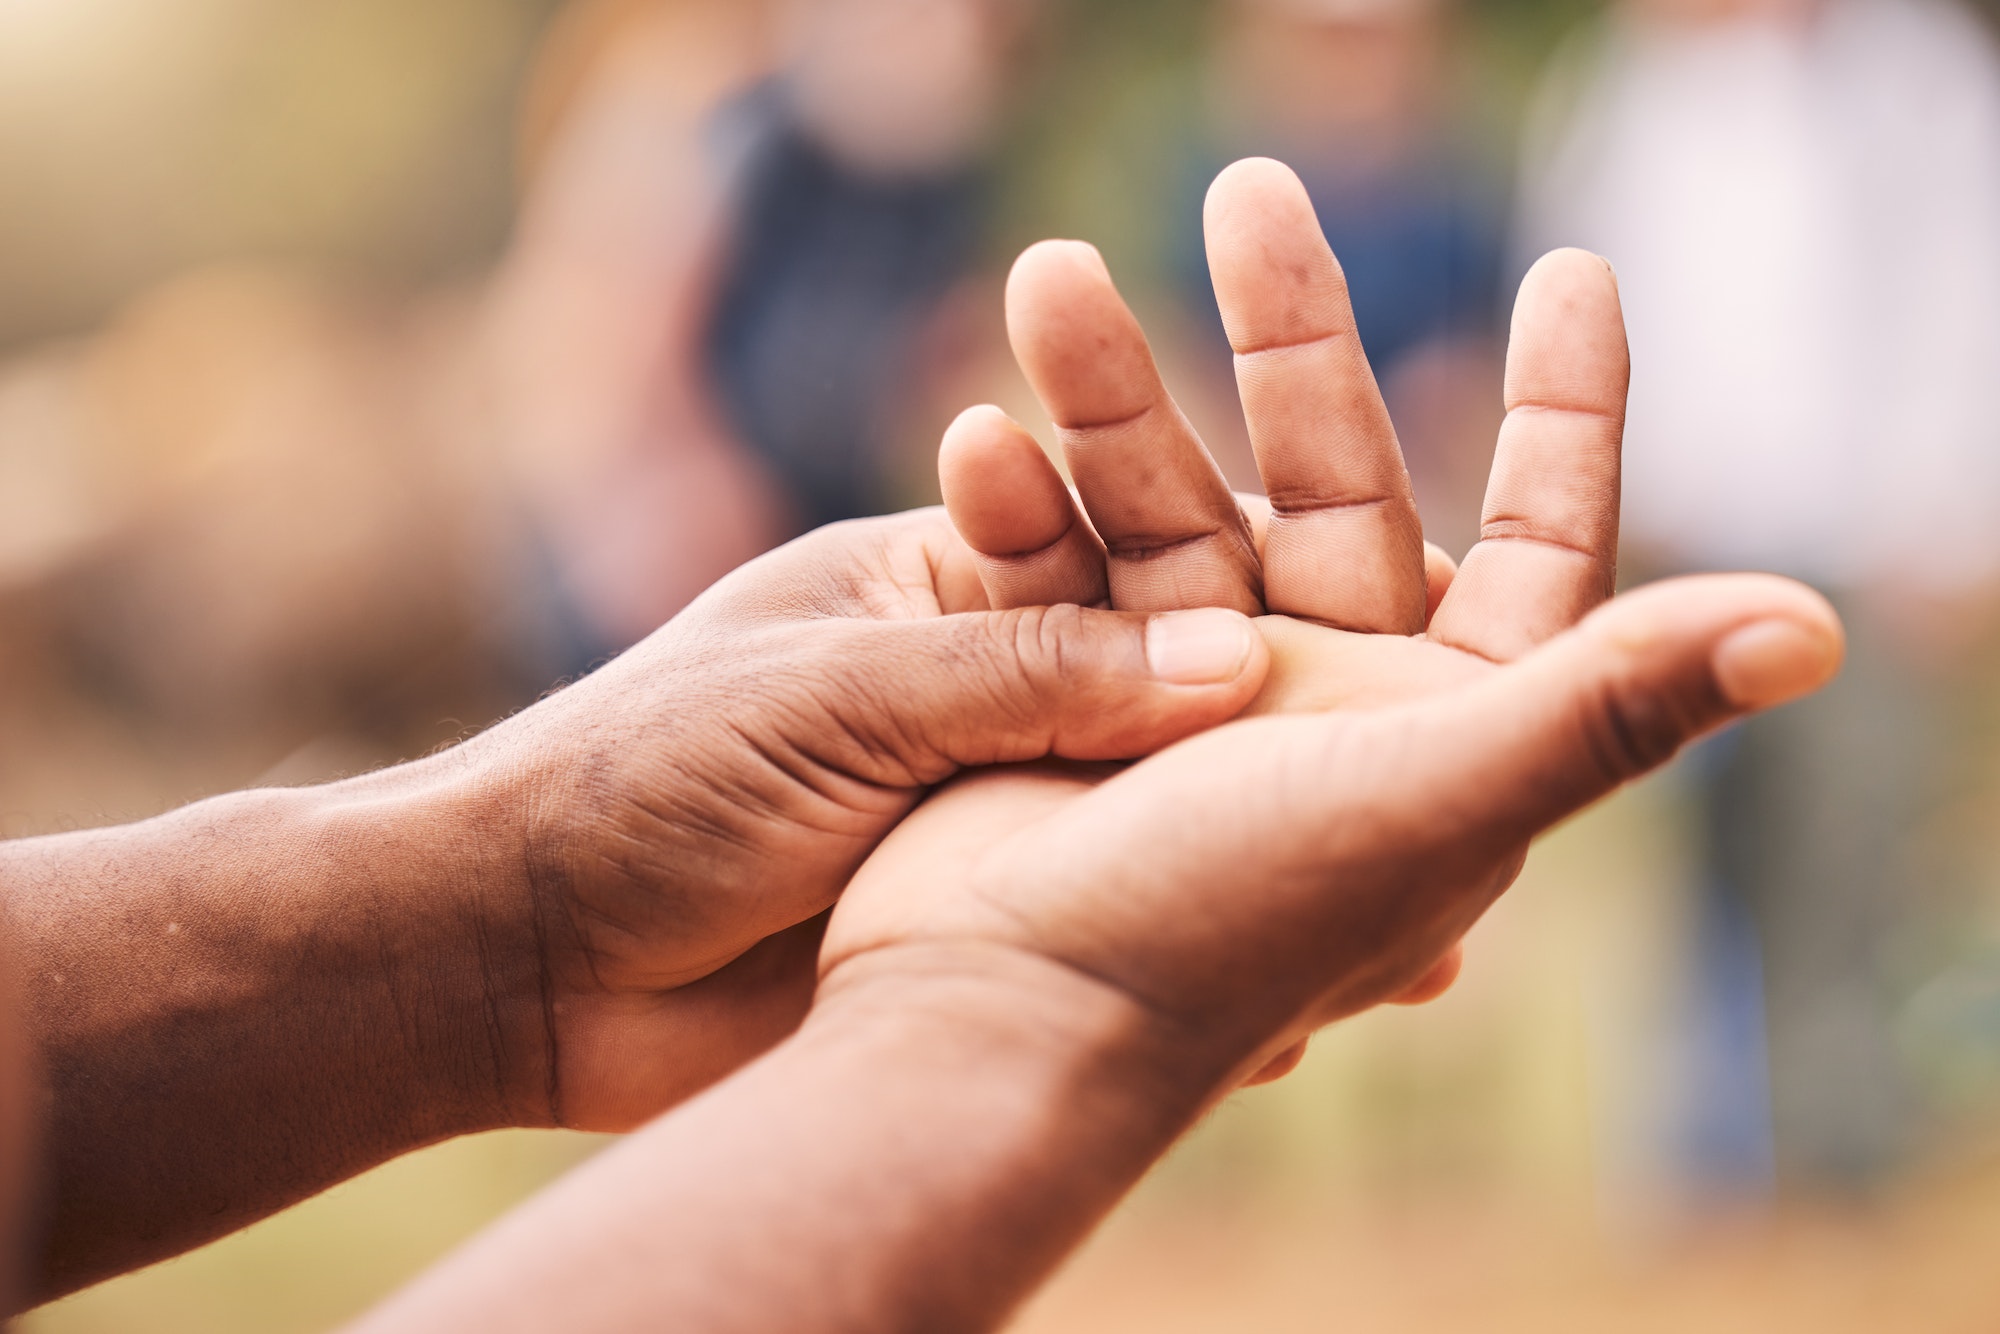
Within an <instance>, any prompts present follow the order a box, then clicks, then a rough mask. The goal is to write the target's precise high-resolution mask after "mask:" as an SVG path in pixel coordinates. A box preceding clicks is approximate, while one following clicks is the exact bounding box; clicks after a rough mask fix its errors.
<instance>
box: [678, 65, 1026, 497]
mask: <svg viewBox="0 0 2000 1334" xmlns="http://www.w3.org/2000/svg"><path fill="white" fill-rule="evenodd" d="M717 137H718V141H719V142H720V143H721V144H722V146H723V147H724V150H725V151H728V152H730V153H731V154H732V155H733V156H735V159H736V161H737V163H738V166H737V171H736V180H737V187H736V194H735V200H734V225H733V227H732V229H731V246H732V249H731V253H730V256H729V259H728V261H727V265H728V267H727V271H726V273H725V275H724V277H723V280H722V283H721V286H720V290H719V292H718V297H717V303H716V309H715V316H714V322H713V324H712V325H711V327H710V330H709V336H708V354H709V358H710V365H711V367H712V370H713V374H714V377H715V385H716V388H717V391H718V395H719V397H720V398H721V400H722V403H723V405H724V406H725V408H726V410H727V411H728V413H729V417H730V421H731V424H732V425H733V426H734V428H735V429H736V431H737V432H738V433H739V434H740V436H741V438H742V439H743V441H744V443H745V444H747V445H748V446H750V447H751V448H752V449H754V450H755V451H756V452H757V453H758V454H759V455H760V456H761V457H762V458H763V459H764V461H765V462H766V463H768V464H769V465H770V466H771V468H772V470H773V472H774V473H775V474H776V475H777V476H778V477H779V478H780V479H781V480H782V481H783V482H784V484H785V486H786V487H787V488H788V490H789V491H790V493H791V496H790V498H791V500H792V502H793V504H794V506H795V509H796V513H797V516H798V519H799V522H800V526H801V527H802V528H813V527H817V526H819V525H821V524H824V523H831V522H834V521H836V520H839V519H849V518H854V517H857V516H859V515H864V514H873V513H877V512H879V511H880V510H881V509H883V508H884V507H885V506H887V505H888V504H890V503H891V502H892V501H893V499H894V494H893V491H892V483H893V479H892V478H891V477H890V475H889V464H888V460H887V459H886V457H885V454H884V451H885V448H886V445H887V443H888V442H889V440H890V438H891V437H892V435H893V430H892V420H893V416H894V411H895V408H896V406H897V404H898V401H899V398H900V396H901V395H903V394H905V393H906V392H907V388H908V385H909V381H910V379H911V376H912V373H913V371H914V370H915V367H916V363H917V360H918V354H919V347H918V340H919V338H920V335H921V333H922V331H923V328H924V326H925V324H926V322H927V321H928V319H929V317H930V316H931V315H932V313H933V312H934V310H935V309H936V307H937V304H938V302H939V300H940V299H941V298H942V297H943V296H944V295H945V293H946V292H947V291H948V290H949V289H950V288H951V287H952V286H953V285H954V284H955V283H956V282H958V281H959V280H960V279H961V278H963V277H964V276H965V275H966V274H967V273H968V272H969V271H970V269H971V268H972V266H973V264H974V262H975V261H976V260H977V259H978V257H979V254H980V249H981V244H982V242H983V240H984V232H985V221H986V217H987V213H988V196H989V188H988V187H989V181H988V174H987V171H986V169H985V167H984V165H983V164H968V165H966V166H965V167H963V168H960V169H957V170H953V171H951V172H949V173H946V174H940V175H933V176H927V177H917V178H903V179H881V178H873V177H869V176H866V175H863V174H861V173H859V172H857V171H855V170H854V169H852V168H850V167H848V166H846V165H844V164H842V163H841V162H839V161H838V160H836V159H835V158H834V157H833V156H831V155H830V154H828V153H827V152H826V151H825V150H824V149H822V148H821V147H820V146H819V145H817V144H816V143H814V142H813V141H812V139H811V138H810V137H809V136H808V135H807V133H806V132H805V130H804V129H803V128H802V127H801V126H800V124H799V122H798V119H797V116H796V115H795V113H794V112H793V110H792V106H791V101H790V99H789V98H788V97H787V95H786V91H785V86H784V84H783V82H782V81H773V82H769V83H766V84H764V85H762V86H761V87H759V88H757V89H756V90H754V91H753V92H751V93H750V94H748V95H746V96H745V97H744V98H742V99H739V100H738V101H737V102H735V103H733V104H731V105H730V106H728V107H727V108H725V109H724V111H723V113H722V114H721V117H720V119H719V121H718V125H717Z"/></svg>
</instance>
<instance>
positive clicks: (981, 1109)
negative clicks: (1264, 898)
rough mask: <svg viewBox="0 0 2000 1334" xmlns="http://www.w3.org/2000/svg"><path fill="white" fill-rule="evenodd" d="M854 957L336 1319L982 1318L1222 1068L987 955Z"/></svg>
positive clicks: (1035, 970)
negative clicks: (642, 1123) (787, 1009)
mask: <svg viewBox="0 0 2000 1334" xmlns="http://www.w3.org/2000/svg"><path fill="white" fill-rule="evenodd" d="M860 962H861V963H862V964H866V961H865V960H864V961H860ZM855 972H856V975H855V976H850V977H842V976H839V975H836V978H835V980H834V982H833V984H832V985H831V988H830V994H823V995H822V997H821V1000H820V1002H819V1004H818V1006H817V1008H816V1009H815V1010H814V1012H813V1015H812V1017H811V1018H810V1019H809V1020H808V1021H807V1023H806V1026H805V1027H804V1028H803V1029H802V1030H801V1031H800V1032H799V1033H798V1034H797V1035H796V1036H794V1037H793V1038H792V1039H791V1040H789V1041H788V1042H787V1043H785V1044H784V1045H783V1046H781V1047H779V1048H778V1049H777V1050H776V1051H774V1052H772V1053H771V1054H770V1055H769V1056H767V1057H765V1058H764V1059H763V1060H761V1061H759V1062H758V1063H757V1064H755V1065H753V1066H751V1067H749V1068H747V1069H746V1070H744V1071H742V1072H741V1073H739V1074H738V1075H737V1076H735V1077H734V1078H732V1079H731V1080H729V1081H728V1082H726V1083H724V1084H722V1085H719V1086H717V1087H716V1088H714V1089H712V1090H710V1091H709V1092H708V1093H707V1094H705V1095H703V1096H702V1097H700V1098H698V1099H697V1100H695V1101H694V1102H691V1103H689V1104H687V1105H686V1106H685V1107H683V1108H681V1109H680V1110H678V1111H676V1112H673V1113H671V1114H669V1115H668V1116H666V1117H664V1118H662V1119H661V1120H659V1121H656V1122H654V1123H653V1124H652V1125H651V1126H650V1127H648V1128H647V1129H646V1130H644V1131H641V1132H640V1133H639V1134H637V1135H635V1136H633V1137H632V1138H630V1139H629V1140H627V1141H626V1142H625V1143H623V1144H622V1145H620V1146H618V1147H617V1148H615V1149H612V1150H610V1151H608V1152H607V1153H605V1154H604V1155H602V1156H601V1157H600V1158H598V1159H597V1160H595V1161H594V1162H593V1163H591V1164H590V1165H589V1166H588V1167H586V1168H584V1169H582V1170H581V1171H579V1172H577V1173H575V1174H574V1175H572V1176H571V1177H570V1178H568V1179H566V1180H565V1181H564V1182H562V1183H560V1184H559V1185H557V1186H556V1187H554V1188H553V1189H551V1190H550V1191H549V1192H548V1193H547V1194H545V1195H543V1196H542V1197H540V1198H539V1199H537V1200H536V1201H534V1202H533V1203H531V1204H529V1205H528V1206H526V1207H524V1208H523V1209H522V1210H521V1211H519V1212H518V1213H516V1214H515V1215H514V1216H512V1217H511V1218H509V1219H508V1220H506V1221H505V1222H503V1223H502V1224H500V1225H499V1226H498V1227H496V1228H495V1229H494V1230H493V1231H492V1232H490V1233H488V1234H487V1235H486V1236H484V1237H483V1238H481V1239H480V1240H478V1241H476V1242H474V1243H473V1244H472V1245H471V1246H470V1247H468V1248H467V1249H466V1250H465V1251H463V1252H461V1253H460V1254H459V1255H458V1256H457V1257H455V1258H454V1259H452V1260H451V1261H448V1262H447V1263H446V1264H445V1265H444V1266H442V1267H441V1268H440V1269H439V1270H437V1271H434V1272H433V1273H432V1274H430V1275H428V1276H427V1277H426V1278H425V1279H423V1280H421V1281H420V1282H419V1283H418V1284H417V1285H416V1286H415V1287H413V1288H412V1289H410V1290H408V1291H407V1292H405V1293H403V1294H402V1295H401V1296H399V1297H398V1298H396V1299H394V1300H392V1301H391V1302H390V1303H389V1304H388V1305H387V1306H386V1307H384V1308H383V1309H382V1310H380V1311H378V1312H376V1313H375V1315H374V1316H373V1317H372V1318H370V1319H369V1320H366V1321H364V1322H363V1323H362V1326H361V1329H362V1330H364V1331H366V1332H367V1334H392V1332H394V1331H403V1330H409V1331H416V1330H425V1331H435V1330H441V1329H468V1330H469V1329H480V1330H506V1329H520V1330H530V1329H534V1330H539V1329H550V1328H562V1329H568V1330H577V1331H592V1330H606V1331H610V1330H624V1329H636V1328H672V1329H687V1330H703V1331H710V1330H745V1331H751V1330H757V1331H761V1330H773V1329H783V1330H794V1331H848V1330H854V1331H863V1330H865V1331H871V1334H872V1332H874V1331H894V1330H910V1331H926V1332H927V1334H930V1332H934V1331H947V1330H983V1329H991V1328H994V1327H996V1326H998V1325H999V1324H1000V1323H1001V1322H1002V1321H1003V1320H1004V1319H1005V1317H1006V1315H1007V1314H1008V1313H1009V1312H1010V1311H1011V1310H1012V1309H1013V1307H1014V1306H1015V1305H1016V1303H1018V1302H1019V1301H1020V1299H1021V1298H1022V1297H1023V1296H1024V1295H1025V1294H1026V1293H1028V1292H1029V1291H1030V1290H1031V1289H1032V1288H1033V1286H1034V1284H1035V1283H1036V1282H1037V1281H1038V1280H1040V1279H1041V1278H1042V1277H1044V1276H1045V1275H1046V1274H1047V1273H1048V1272H1049V1270H1050V1269H1052V1268H1053V1267H1054V1266H1055V1264H1056V1263H1057V1262H1058V1261H1059V1260H1060V1259H1061V1258H1062V1256H1063V1255H1064V1254H1065V1253H1066V1252H1067V1251H1068V1250H1069V1249H1070V1248H1071V1247H1072V1246H1074V1245H1075V1244H1076V1243H1077V1242H1078V1241H1079V1240H1080V1239H1081V1238H1082V1237H1083V1235H1084V1234H1085V1233H1086V1232H1087V1231H1088V1230H1089V1228H1090V1227H1091V1226H1092V1225H1093V1224H1094V1223H1095V1222H1097V1221H1098V1219H1100V1218H1101V1217H1102V1216H1103V1214H1104V1213H1105V1212H1106V1211H1107V1210H1109V1209H1110V1208H1111V1206H1112V1205H1113V1204H1114V1203H1115V1202H1116V1201H1117V1200H1118V1198H1119V1197H1120V1196H1121V1195H1122V1194H1123V1193H1124V1192H1125V1191H1126V1190H1127V1189H1129V1187H1130V1186H1131V1185H1132V1183H1133V1182H1134V1181H1136V1180H1137V1179H1138V1177H1139V1176H1140V1175H1141V1174H1142V1173H1143V1172H1144V1171H1145V1170H1146V1168H1147V1166H1148V1165H1149V1164H1150V1163H1152V1161H1153V1160H1154V1159H1155V1158H1156V1157H1157V1156H1158V1155H1159V1154H1160V1153H1161V1152H1163V1151H1164V1150H1165V1149H1166V1148H1167V1147H1168V1146H1169V1145H1170V1144H1171V1143H1172V1141H1173V1140H1174V1138H1175V1137H1176V1136H1178V1135H1179V1134H1180V1132H1181V1131H1182V1130H1183V1129H1184V1128H1185V1127H1186V1125H1187V1124H1188V1123H1189V1122H1190V1121H1191V1120H1192V1119H1193V1118H1194V1117H1195V1115H1196V1114H1197V1113H1198V1112H1199V1110H1200V1108H1201V1106H1202V1105H1203V1104H1204V1102H1205V1101H1206V1099H1207V1097H1208V1095H1209V1093H1210V1092H1211V1090H1212V1089H1214V1088H1216V1087H1220V1086H1221V1085H1222V1084H1224V1083H1225V1082H1226V1081H1227V1079H1228V1077H1229V1075H1230V1073H1231V1070H1230V1069H1229V1068H1224V1067H1223V1066H1222V1065H1219V1064H1218V1063H1217V1062H1216V1061H1214V1060H1205V1059H1204V1058H1202V1057H1200V1056H1199V1055H1197V1054H1196V1053H1195V1052H1194V1051H1193V1050H1192V1048H1191V1047H1190V1045H1189V1044H1187V1043H1185V1042H1183V1041H1180V1040H1177V1038H1176V1037H1175V1036H1174V1035H1172V1034H1170V1033H1168V1032H1166V1031H1165V1029H1164V1027H1163V1026H1162V1025H1161V1024H1160V1023H1159V1022H1158V1021H1157V1020H1156V1019H1155V1018H1153V1017H1152V1016H1149V1015H1148V1014H1147V1013H1145V1012H1144V1011H1142V1010H1141V1009H1139V1008H1138V1007H1136V1006H1135V1005H1133V1004H1132V1002H1131V1001H1130V1000H1128V999H1126V998H1125V997H1124V996H1123V995H1122V994H1121V993H1117V992H1114V991H1112V990H1110V989H1109V988H1106V987H1104V986H1102V985H1100V984H1098V983H1096V982H1093V981H1090V980H1087V979H1084V978H1082V977H1081V976H1079V975H1077V974H1075V973H1072V972H1069V971H1067V970H1064V969H1060V968H1058V967H1056V966H1055V965H1052V964H1047V963H1043V962H1039V961H1033V960H1028V959H1024V958H1023V957H1021V956H1018V955H1015V954H1012V953H1011V952H1007V951H1000V950H991V949H981V950H978V951H975V952H942V953H939V954H937V955H934V956H931V957H929V958H927V959H924V960H922V961H921V962H920V963H919V965H918V966H916V967H911V966H910V965H908V964H907V963H904V962H896V963H893V964H891V965H890V966H889V967H887V968H884V969H878V968H875V967H874V966H873V965H866V971H864V970H863V968H862V967H856V968H855Z"/></svg>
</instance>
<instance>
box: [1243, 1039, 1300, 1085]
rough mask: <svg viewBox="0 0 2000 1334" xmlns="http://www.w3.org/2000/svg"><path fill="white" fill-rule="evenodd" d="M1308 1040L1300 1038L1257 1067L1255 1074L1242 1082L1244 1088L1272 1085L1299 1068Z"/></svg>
mask: <svg viewBox="0 0 2000 1334" xmlns="http://www.w3.org/2000/svg"><path fill="white" fill-rule="evenodd" d="M1308 1041H1309V1039H1306V1038H1300V1039H1299V1040H1298V1041H1297V1042H1294V1043H1293V1044H1292V1045H1291V1046H1289V1047H1287V1048H1285V1049H1284V1050H1283V1051H1281V1052H1279V1053H1278V1054H1277V1055H1276V1056H1273V1057H1272V1058H1271V1059H1270V1060H1268V1061H1266V1062H1264V1064H1262V1065H1260V1066H1258V1067H1257V1073H1256V1074H1254V1075H1251V1076H1250V1077H1249V1078H1248V1079H1246V1080H1244V1081H1243V1087H1244V1088H1255V1087H1256V1086H1257V1085H1259V1084H1273V1083H1276V1082H1277V1081H1278V1080H1280V1079H1283V1078H1284V1077H1285V1076H1286V1075H1289V1074H1290V1073H1292V1071H1294V1070H1296V1069H1298V1068H1299V1065H1300V1064H1301V1063H1302V1062H1303V1061H1304V1060H1305V1059H1306V1045H1307V1043H1308Z"/></svg>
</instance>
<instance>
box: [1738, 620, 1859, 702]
mask: <svg viewBox="0 0 2000 1334" xmlns="http://www.w3.org/2000/svg"><path fill="white" fill-rule="evenodd" d="M1709 661H1710V664H1711V666H1712V667H1713V669H1714V671H1715V682H1716V684H1717V685H1718V686H1720V687H1721V688H1722V693H1723V695H1724V696H1725V697H1726V698H1727V699H1728V700H1729V702H1730V703H1732V704H1734V705H1736V706H1737V707H1738V708H1744V709H1768V708H1771V707H1772V706H1774V705H1778V704H1785V703H1788V702H1790V701H1791V700H1795V699H1798V698H1799V697H1800V696H1802V695H1810V694H1811V693H1812V692H1813V691H1815V690H1817V689H1819V688H1820V687H1821V686H1823V685H1825V684H1826V683H1827V682H1828V681H1830V680H1832V679H1833V674H1834V672H1835V671H1837V670H1839V667H1840V641H1839V640H1838V639H1837V638H1835V637H1834V636H1832V635H1830V634H1828V633H1827V632H1826V631H1824V630H1820V629H1815V628H1812V627H1809V626H1804V625H1800V624H1799V623H1798V622H1797V621H1787V620H1770V621H1757V622H1755V623H1754V624H1751V625H1746V626H1744V627H1743V628H1742V629H1741V630H1738V631H1736V632H1735V633H1734V634H1731V635H1730V636H1729V637H1728V638H1727V639H1724V640H1723V641H1722V642H1721V643H1720V644H1717V645H1716V646H1715V654H1714V656H1713V657H1712V658H1711V659H1710V660H1709Z"/></svg>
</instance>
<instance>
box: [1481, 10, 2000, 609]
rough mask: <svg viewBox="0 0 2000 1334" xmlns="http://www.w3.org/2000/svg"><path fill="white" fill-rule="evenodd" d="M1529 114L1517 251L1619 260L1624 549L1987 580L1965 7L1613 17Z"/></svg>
mask: <svg viewBox="0 0 2000 1334" xmlns="http://www.w3.org/2000/svg"><path fill="white" fill-rule="evenodd" d="M1532 124H1533V127H1534V128H1533V129H1531V132H1530V136H1529V143H1528V152H1527V158H1526V162H1525V164H1524V174H1523V183H1522V203H1521V227H1520V234H1521V240H1522V242H1523V244H1524V246H1531V247H1532V248H1533V252H1535V253H1538V252H1539V251H1541V250H1544V249H1547V248H1550V247H1552V246H1557V245H1580V246H1585V247H1588V248H1589V249H1592V250H1595V251H1598V252H1599V253H1601V254H1604V255H1605V256H1606V257H1608V258H1609V259H1610V260H1611V262H1612V264H1613V265H1614V266H1615V267H1616V268H1617V270H1618V275H1619V281H1620V289H1621V293H1622V296H1623V299H1624V304H1625V315H1626V320H1627V323H1628V325H1629V327H1630V330H1631V339H1632V358H1633V372H1632V395H1631V406H1630V419H1629V427H1628V431H1627V437H1626V440H1627V444H1626V471H1625V478H1626V482H1625V533H1626V537H1627V539H1628V540H1629V541H1631V542H1633V543H1635V544H1637V545H1638V546H1640V547H1641V548H1643V549H1645V550H1647V551H1650V552H1653V553H1655V554H1657V555H1659V556H1661V557H1664V558H1665V559H1668V560H1671V561H1673V562H1676V563H1679V564H1682V565H1687V566H1693V567H1699V568H1720V567H1753V568H1763V569H1773V570H1779V571H1783V572H1785V573H1789V574H1794V575H1797V576H1799V577H1802V578H1806V579H1809V580H1812V581H1814V582H1817V583H1820V584H1822V585H1823V586H1829V587H1835V588H1838V587H1843V586H1854V585H1857V584H1862V583H1877V582H1896V583H1906V584H1907V583H1914V584H1917V585H1919V586H1922V587H1924V588H1926V589H1928V590H1930V591H1935V592H1939V593H1950V592H1952V591H1955V590H1958V589H1961V588H1964V587H1965V586H1967V585H1970V584H1973V583H1977V582H1979V581H1982V580H1985V579H1988V578H1991V577H1993V576H1994V575H1995V574H1996V573H2000V60H1996V57H1995V53H1994V47H1993V44H1992V41H1991V39H1990V38H1989V36H1988V34H1987V33H1986V31H1985V29H1984V28H1983V27H1982V25H1981V24H1980V23H1979V21H1978V20H1976V19H1975V18H1973V17H1972V16H1971V15H1970V14H1969V13H1967V12H1966V11H1964V10H1962V9H1960V8H1958V7H1957V6H1955V5H1951V4H1946V3H1939V2H1937V0H1829V3H1826V4H1825V5H1823V7H1822V8H1821V9H1820V10H1819V11H1818V12H1817V13H1816V14H1815V16H1814V17H1813V18H1812V19H1811V20H1810V21H1809V22H1807V23H1805V24H1797V23H1794V24H1786V23H1783V22H1780V21H1777V20H1774V19H1762V18H1748V19H1736V20H1732V21H1729V22H1727V23H1721V24H1709V25H1706V26H1702V27H1678V28H1667V27H1661V26H1655V25H1649V24H1645V23H1643V22H1641V21H1639V20H1637V19H1636V18H1631V17H1626V18H1623V19H1614V20H1613V21H1612V22H1610V23H1609V24H1608V25H1607V26H1606V27H1605V28H1604V29H1603V30H1602V31H1601V32H1600V33H1599V34H1597V35H1596V37H1595V39H1594V40H1593V42H1592V43H1591V44H1590V45H1589V46H1588V47H1582V48H1578V49H1574V50H1572V51H1571V52H1570V53H1569V55H1568V57H1567V58H1566V59H1565V60H1560V61H1558V63H1557V66H1556V68H1555V69H1554V70H1553V71H1552V72H1551V74H1550V76H1549V77H1548V79H1547V80H1546V81H1545V85H1544V87H1543V89H1542V93H1541V98H1540V102H1539V105H1538V108H1537V115H1536V116H1535V118H1534V120H1533V122H1532Z"/></svg>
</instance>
